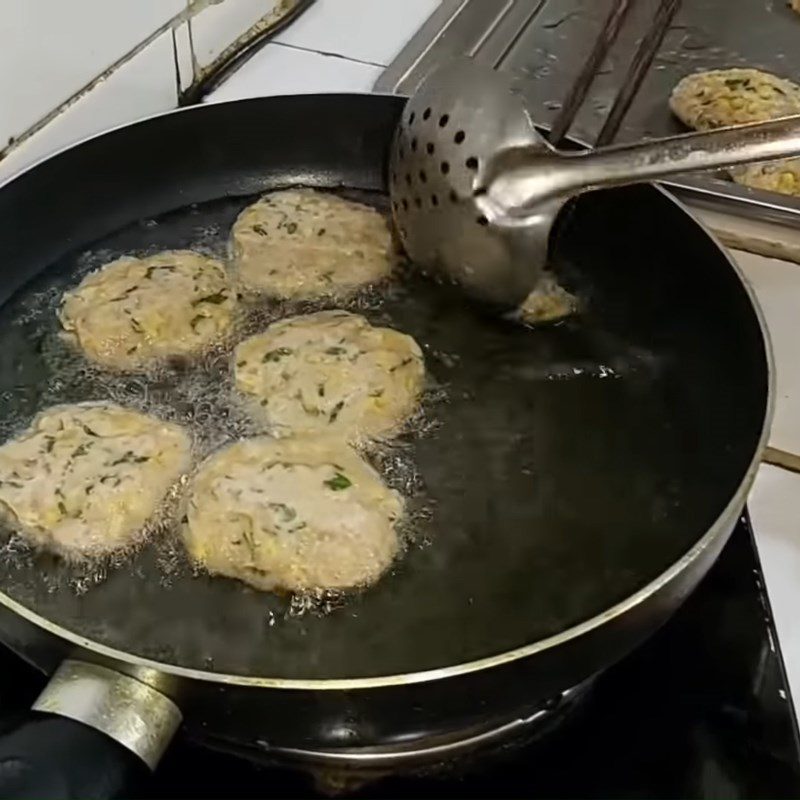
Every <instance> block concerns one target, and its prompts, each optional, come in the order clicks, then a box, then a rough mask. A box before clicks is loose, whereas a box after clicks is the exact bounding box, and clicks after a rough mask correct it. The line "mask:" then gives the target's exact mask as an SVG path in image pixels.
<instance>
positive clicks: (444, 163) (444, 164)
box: [441, 161, 450, 175]
mask: <svg viewBox="0 0 800 800" xmlns="http://www.w3.org/2000/svg"><path fill="white" fill-rule="evenodd" d="M441 169H442V175H447V173H448V172H450V162H448V161H442V167H441Z"/></svg>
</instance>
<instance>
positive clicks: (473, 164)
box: [466, 156, 478, 171]
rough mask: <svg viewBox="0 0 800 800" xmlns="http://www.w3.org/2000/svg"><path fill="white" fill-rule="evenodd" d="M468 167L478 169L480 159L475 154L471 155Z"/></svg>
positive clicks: (467, 162)
mask: <svg viewBox="0 0 800 800" xmlns="http://www.w3.org/2000/svg"><path fill="white" fill-rule="evenodd" d="M466 164H467V169H471V170H473V171H474V170H476V169H478V159H477V158H475V156H470V157H469V158H468V159H467V161H466Z"/></svg>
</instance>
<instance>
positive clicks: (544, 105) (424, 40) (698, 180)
mask: <svg viewBox="0 0 800 800" xmlns="http://www.w3.org/2000/svg"><path fill="white" fill-rule="evenodd" d="M610 3H611V0H443V2H442V4H441V6H440V7H439V9H438V11H437V12H436V13H435V14H434V15H433V16H432V17H431V18H430V19H429V20H428V22H427V23H426V24H425V25H424V26H423V28H422V29H421V30H420V31H419V32H418V33H417V35H416V36H415V37H414V38H413V39H412V41H411V42H410V43H409V44H408V45H407V46H406V48H405V49H404V50H403V51H402V52H401V53H400V54H399V56H398V57H397V58H396V59H395V60H394V62H393V63H392V64H391V65H390V66H389V67H388V68H387V70H386V71H385V72H384V73H383V75H382V76H381V77H380V78H379V80H378V82H377V83H376V86H375V89H376V90H377V91H384V92H394V93H398V94H407V93H409V92H410V91H412V90H413V88H414V87H415V86H416V85H417V84H418V83H419V81H420V80H422V78H423V77H424V76H425V75H426V74H427V73H428V72H429V71H430V70H431V69H432V68H433V67H434V66H435V65H436V64H438V63H440V62H441V61H443V60H446V59H447V58H448V57H452V56H455V55H470V56H473V57H474V58H476V59H478V60H480V61H482V62H484V63H487V64H491V65H492V66H494V67H495V68H497V69H500V70H505V71H509V72H513V73H514V74H515V75H517V76H519V77H521V78H523V79H525V80H524V86H525V92H526V94H527V96H528V99H529V101H530V103H531V108H532V109H534V113H535V114H536V121H537V122H540V123H542V124H544V125H548V124H549V123H550V122H551V121H552V120H553V119H554V117H555V114H556V113H557V111H558V109H559V108H560V100H561V99H562V98H563V96H564V95H565V93H566V91H567V88H568V87H569V86H570V85H571V83H572V81H573V80H574V78H575V76H576V75H577V72H578V70H579V69H580V67H581V66H582V64H583V61H584V60H585V58H586V55H587V53H588V51H589V49H590V48H591V46H592V44H593V43H594V41H595V39H596V37H597V35H598V33H599V30H600V28H601V26H602V23H603V20H604V19H605V17H606V15H607V13H608V10H609V7H610ZM657 5H658V0H638V2H636V3H635V4H634V6H633V8H632V10H631V12H630V14H629V15H628V18H627V19H626V22H625V26H624V28H623V30H622V32H621V34H620V36H619V38H618V40H617V42H616V43H615V45H614V47H613V48H612V49H611V51H610V53H609V56H608V58H607V59H606V63H605V64H604V65H603V67H602V68H601V70H600V72H599V73H598V76H597V79H596V80H595V83H594V84H593V86H592V89H591V91H590V94H589V99H588V100H587V102H586V103H585V104H584V106H583V108H582V109H581V111H580V112H579V114H578V116H577V117H576V119H575V124H574V125H573V127H572V130H571V133H572V135H574V136H575V137H577V138H578V139H580V140H582V141H585V142H589V143H591V142H593V141H594V139H595V137H596V136H597V134H598V133H599V131H600V127H601V125H602V122H603V120H604V119H605V116H606V114H607V112H608V109H609V108H610V105H611V103H612V101H613V99H614V96H615V94H616V91H617V89H618V88H619V86H620V85H621V83H622V81H623V79H624V76H625V73H626V71H627V68H628V65H629V63H630V59H631V57H632V55H633V51H634V49H635V46H636V44H637V42H638V40H639V38H640V37H641V36H642V35H643V33H644V31H645V30H646V29H647V27H648V26H649V22H650V20H651V19H652V16H653V14H654V12H655V9H656V7H657ZM732 66H751V67H758V68H761V69H765V70H767V71H769V72H774V73H776V74H779V75H783V76H785V77H788V78H794V79H795V80H798V82H800V15H798V14H797V13H796V12H793V11H792V10H791V9H790V8H789V6H788V2H787V0H683V3H682V5H681V8H680V9H679V10H678V13H677V15H676V17H675V19H674V21H673V24H672V26H671V27H670V29H669V30H668V31H667V34H666V36H665V38H664V42H663V44H662V46H661V48H660V50H659V52H658V54H657V56H656V58H655V60H654V61H653V65H652V67H651V68H650V71H649V73H648V74H647V76H646V78H645V80H644V82H643V84H642V87H641V89H640V90H639V93H638V94H637V96H636V98H635V100H634V101H633V104H632V105H631V108H630V110H629V111H628V113H627V115H626V117H625V119H624V120H623V123H622V126H621V128H620V131H619V134H618V136H617V141H619V142H624V141H635V140H639V139H643V138H652V137H655V136H665V135H668V134H671V133H676V132H679V131H680V130H681V126H680V124H679V123H678V122H677V121H676V120H675V119H674V118H673V117H672V115H671V114H670V111H669V108H668V106H667V98H668V96H669V93H670V91H671V90H672V87H673V86H674V85H675V84H676V83H677V82H678V80H680V78H681V77H683V76H684V75H686V74H688V73H691V72H697V71H700V70H707V69H720V68H724V67H732ZM666 185H668V186H670V188H671V189H672V190H673V191H674V192H675V193H676V194H678V195H679V196H681V197H682V198H683V199H685V200H687V201H688V202H689V203H691V204H692V205H693V206H695V207H700V208H710V209H713V210H715V211H724V212H725V213H728V214H735V215H737V216H743V217H748V218H752V219H757V220H761V221H764V222H769V223H772V224H780V225H791V226H792V227H800V199H799V198H792V197H787V196H785V195H779V194H776V193H773V192H765V191H759V190H755V189H748V188H746V187H743V186H739V185H737V184H735V183H733V182H731V181H728V180H723V179H721V178H720V177H715V176H691V177H689V176H687V177H681V178H678V179H674V180H672V181H669V182H668V183H667V184H666Z"/></svg>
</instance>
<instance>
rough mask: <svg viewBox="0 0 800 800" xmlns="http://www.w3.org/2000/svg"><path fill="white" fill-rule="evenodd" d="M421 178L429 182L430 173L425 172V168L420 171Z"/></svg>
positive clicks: (424, 181)
mask: <svg viewBox="0 0 800 800" xmlns="http://www.w3.org/2000/svg"><path fill="white" fill-rule="evenodd" d="M419 179H420V180H421V181H422V182H423V183H427V182H428V175H427V173H426V172H425V170H424V169H421V170H420V171H419Z"/></svg>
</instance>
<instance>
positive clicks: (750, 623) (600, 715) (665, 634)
mask: <svg viewBox="0 0 800 800" xmlns="http://www.w3.org/2000/svg"><path fill="white" fill-rule="evenodd" d="M0 665H2V669H3V670H4V671H5V672H4V678H5V680H3V681H2V684H3V685H4V688H2V687H0V707H3V708H4V709H6V710H9V709H13V707H14V706H15V705H16V707H18V708H20V707H22V706H21V704H22V703H25V702H26V700H29V699H30V696H32V694H33V693H35V691H36V689H37V688H38V686H39V685H40V683H41V681H40V680H39V679H38V678H37V676H34V675H32V674H31V673H30V671H29V670H28V668H26V667H24V666H23V665H22V663H21V662H20V661H19V660H18V659H17V658H16V657H14V656H12V655H11V654H9V653H7V652H5V653H3V654H0ZM20 686H24V687H25V691H24V692H23V691H20V690H19V688H20ZM29 695H30V696H29ZM139 794H140V796H147V797H161V798H167V797H177V798H255V797H267V796H270V797H314V796H317V792H316V790H315V786H314V782H313V780H312V779H311V778H310V777H309V776H307V775H304V774H302V773H299V772H290V771H287V770H278V769H274V768H268V767H265V766H263V765H261V764H256V763H252V762H250V761H247V760H244V759H242V758H238V757H236V756H232V755H228V754H221V753H215V752H211V751H209V750H206V749H201V748H199V747H198V746H196V745H193V744H192V743H190V742H187V741H178V742H177V743H176V744H175V746H174V747H173V748H172V749H171V750H170V752H169V753H168V755H167V757H166V758H165V760H164V762H163V764H162V766H161V768H160V769H159V771H158V773H157V775H156V776H155V777H154V778H153V779H152V780H150V781H148V783H147V784H146V785H144V786H142V787H141V791H140V793H139ZM354 794H355V796H359V797H380V798H384V797H385V798H401V797H417V796H424V797H432V798H433V797H448V798H449V797H494V798H505V797H509V798H510V797H565V798H571V797H576V798H577V797H620V798H625V797H646V798H661V797H665V798H666V797H686V798H694V797H698V798H711V797H713V798H717V797H724V798H726V800H732V799H734V798H760V797H764V798H767V797H768V798H783V797H797V796H800V751H798V739H797V725H796V720H795V717H794V714H793V711H792V702H791V698H790V696H789V691H788V687H787V684H786V679H785V675H784V670H783V663H782V659H781V656H780V651H779V650H778V649H777V644H776V637H775V633H774V628H773V623H772V618H771V614H770V610H769V605H768V602H767V600H766V596H765V594H764V591H763V585H762V582H761V570H760V566H759V563H758V559H757V555H756V553H755V549H754V545H753V541H752V533H751V530H750V526H749V523H748V521H747V520H746V519H743V520H742V521H741V523H740V524H739V525H738V527H737V529H736V531H735V532H734V534H733V535H732V537H731V540H730V543H729V544H728V546H727V547H726V548H725V550H724V552H723V554H722V556H721V557H720V559H719V561H718V563H717V564H716V565H715V567H714V568H713V569H712V571H711V572H710V573H709V575H708V577H707V578H706V580H705V581H704V582H703V583H702V585H701V586H700V587H699V588H698V590H697V591H696V592H695V593H694V595H693V596H692V597H691V598H689V600H688V601H687V603H686V604H685V605H684V607H683V608H682V609H681V610H680V611H679V612H678V614H677V615H676V616H675V617H674V618H673V619H672V620H671V621H670V622H669V623H668V624H667V625H666V626H665V627H664V628H663V629H662V630H661V631H660V632H659V633H658V634H656V635H655V636H654V637H653V638H652V639H651V640H650V641H649V642H648V643H646V644H645V645H644V646H643V647H641V648H640V649H639V650H638V651H637V652H635V653H634V654H632V655H631V656H629V657H628V658H627V659H625V660H624V661H623V662H621V663H620V664H618V665H617V666H616V667H614V668H612V669H610V670H609V671H608V672H606V673H605V674H604V675H602V676H600V677H599V678H598V679H597V680H596V681H595V683H594V685H593V687H592V688H591V690H590V691H589V692H588V693H587V695H586V697H585V699H584V700H583V701H582V702H581V704H580V705H579V707H578V709H577V710H576V711H574V712H573V713H572V714H570V716H569V717H568V718H567V719H566V720H565V721H564V722H563V723H562V724H561V725H559V726H558V727H557V728H556V729H555V730H554V731H553V732H551V733H549V734H548V735H547V736H545V737H543V738H542V739H541V740H539V741H537V742H536V743H535V744H532V745H530V746H528V747H525V748H522V749H516V750H512V751H509V752H508V753H506V754H505V755H501V756H497V757H495V758H493V759H492V760H490V761H488V762H481V761H478V762H477V763H476V764H471V765H470V766H469V768H468V769H467V770H464V771H461V772H459V773H457V774H447V775H440V776H432V777H425V778H420V777H402V778H401V777H391V778H384V779H381V780H379V781H377V782H375V783H371V784H369V785H367V786H365V787H363V788H361V789H360V790H357V791H355V792H354Z"/></svg>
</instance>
